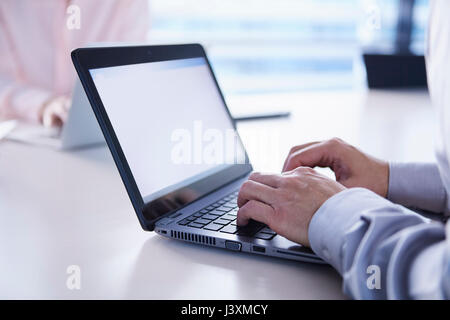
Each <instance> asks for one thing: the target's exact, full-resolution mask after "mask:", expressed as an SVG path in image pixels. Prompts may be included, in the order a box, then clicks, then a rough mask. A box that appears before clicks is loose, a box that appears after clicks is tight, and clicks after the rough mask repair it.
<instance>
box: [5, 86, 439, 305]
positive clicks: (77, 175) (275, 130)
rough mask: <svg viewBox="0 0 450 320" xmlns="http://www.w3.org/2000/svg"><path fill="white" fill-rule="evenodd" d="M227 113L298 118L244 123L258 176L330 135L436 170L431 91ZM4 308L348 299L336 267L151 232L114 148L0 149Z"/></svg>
mask: <svg viewBox="0 0 450 320" xmlns="http://www.w3.org/2000/svg"><path fill="white" fill-rule="evenodd" d="M229 104H230V105H231V108H232V109H234V110H236V109H237V108H239V107H241V106H242V107H244V106H245V107H248V106H249V105H251V106H254V107H255V108H268V107H271V106H278V105H282V106H283V107H284V108H286V107H287V108H289V109H291V111H292V116H291V117H290V118H288V119H278V120H264V121H257V122H256V121H255V122H247V123H242V124H240V125H239V131H240V133H241V135H242V138H243V140H244V143H245V144H246V145H247V148H248V151H249V154H250V158H251V159H252V160H253V161H254V166H255V167H256V169H258V170H264V171H272V170H276V171H279V170H280V167H281V163H282V161H283V160H284V157H285V155H286V153H287V151H288V150H289V147H290V146H292V145H294V144H299V143H302V142H305V141H310V140H317V139H324V138H329V137H333V136H339V137H342V138H343V139H345V140H347V141H349V142H351V143H354V144H356V145H359V146H360V147H361V148H362V149H364V150H365V151H367V152H370V153H372V154H374V155H376V156H379V157H384V158H387V159H390V160H398V161H403V160H419V161H428V160H433V145H432V142H431V141H432V136H433V132H432V129H431V128H433V125H432V124H433V113H432V110H431V108H430V106H429V105H430V103H429V99H428V96H427V94H426V93H424V92H416V91H414V92H383V91H373V92H367V93H365V92H329V93H324V92H317V93H298V94H283V95H270V96H263V97H261V96H260V97H250V96H248V97H236V98H233V99H229ZM268 132H269V133H270V135H269V136H267V133H268ZM267 137H269V138H270V137H275V138H272V140H267V139H266V138H267ZM268 141H269V142H268ZM261 155H265V157H262V156H261ZM70 265H78V266H80V268H81V290H69V289H68V288H67V286H66V280H67V277H68V274H67V273H66V269H67V267H68V266H70ZM0 298H7V299H16V298H25V299H27V298H43V299H47V298H74V299H81V298H87V299H91V298H105V299H122V298H125V299H128V298H131V299H133V298H144V299H147V298H148V299H341V298H345V296H344V295H343V294H342V293H341V279H340V277H339V275H338V274H337V273H336V272H335V271H334V270H333V269H332V268H331V267H329V266H318V265H312V264H308V263H299V262H293V261H284V260H279V259H275V258H268V257H261V256H256V255H250V254H243V253H235V252H230V251H226V250H221V249H215V248H204V247H201V246H198V245H191V244H186V243H183V242H179V241H174V240H170V239H165V238H162V237H159V236H157V235H155V234H154V233H148V232H144V231H142V229H141V228H140V226H139V224H138V221H137V219H136V217H135V214H134V211H133V209H132V206H131V204H130V201H129V199H128V197H127V194H126V192H125V188H124V186H123V185H122V182H121V180H120V177H119V174H118V172H117V170H116V168H115V166H114V164H113V161H112V158H111V156H110V154H109V151H108V149H107V148H106V147H102V148H96V149H86V150H79V151H76V152H58V151H51V150H46V149H43V148H38V147H33V146H27V145H24V144H17V143H13V142H9V141H2V142H0Z"/></svg>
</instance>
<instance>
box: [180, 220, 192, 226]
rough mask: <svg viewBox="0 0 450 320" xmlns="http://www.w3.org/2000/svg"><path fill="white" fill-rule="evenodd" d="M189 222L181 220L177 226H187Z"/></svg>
mask: <svg viewBox="0 0 450 320" xmlns="http://www.w3.org/2000/svg"><path fill="white" fill-rule="evenodd" d="M189 222H190V221H189V220H186V219H183V220H181V221H178V224H179V225H180V226H185V225H187V224H188V223H189Z"/></svg>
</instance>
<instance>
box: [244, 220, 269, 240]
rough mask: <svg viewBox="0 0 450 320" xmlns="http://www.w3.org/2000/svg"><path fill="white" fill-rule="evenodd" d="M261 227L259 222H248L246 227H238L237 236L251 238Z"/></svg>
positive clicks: (262, 225)
mask: <svg viewBox="0 0 450 320" xmlns="http://www.w3.org/2000/svg"><path fill="white" fill-rule="evenodd" d="M263 227H264V224H262V223H261V222H257V221H254V220H250V222H249V223H248V224H247V225H246V226H243V227H239V231H238V234H239V235H241V236H247V237H252V236H253V235H254V234H255V233H257V232H258V231H259V230H261V229H262V228H263Z"/></svg>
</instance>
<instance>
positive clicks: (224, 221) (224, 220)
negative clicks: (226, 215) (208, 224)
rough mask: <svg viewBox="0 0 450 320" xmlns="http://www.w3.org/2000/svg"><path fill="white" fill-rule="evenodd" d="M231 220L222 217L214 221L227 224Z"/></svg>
mask: <svg viewBox="0 0 450 320" xmlns="http://www.w3.org/2000/svg"><path fill="white" fill-rule="evenodd" d="M230 222H231V221H230V220H226V219H222V218H220V219H217V220H214V223H218V224H222V225H227V224H229V223H230Z"/></svg>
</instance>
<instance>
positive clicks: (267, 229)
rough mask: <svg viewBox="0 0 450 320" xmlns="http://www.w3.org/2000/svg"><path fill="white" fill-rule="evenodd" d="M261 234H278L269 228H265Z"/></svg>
mask: <svg viewBox="0 0 450 320" xmlns="http://www.w3.org/2000/svg"><path fill="white" fill-rule="evenodd" d="M260 232H263V233H268V234H276V232H275V231H273V230H272V229H270V228H269V227H265V228H263V229H262V230H261V231H260Z"/></svg>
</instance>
